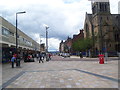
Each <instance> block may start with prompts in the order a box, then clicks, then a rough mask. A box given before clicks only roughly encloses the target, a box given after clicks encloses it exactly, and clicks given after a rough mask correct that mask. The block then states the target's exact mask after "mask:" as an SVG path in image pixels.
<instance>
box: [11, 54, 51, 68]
mask: <svg viewBox="0 0 120 90" xmlns="http://www.w3.org/2000/svg"><path fill="white" fill-rule="evenodd" d="M31 55H32V58H33V59H34V58H37V60H38V61H39V63H41V62H42V63H44V61H43V60H44V59H45V57H46V61H49V60H51V56H52V55H51V54H50V53H48V54H45V53H36V54H31ZM27 57H28V53H24V57H23V59H27ZM20 61H21V56H20V53H17V54H13V56H12V58H11V64H12V68H14V64H15V63H16V67H20Z"/></svg>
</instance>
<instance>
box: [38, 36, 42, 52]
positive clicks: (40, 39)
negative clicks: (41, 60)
mask: <svg viewBox="0 0 120 90" xmlns="http://www.w3.org/2000/svg"><path fill="white" fill-rule="evenodd" d="M41 36H42V35H40V34H39V37H40V52H41V42H42V40H41Z"/></svg>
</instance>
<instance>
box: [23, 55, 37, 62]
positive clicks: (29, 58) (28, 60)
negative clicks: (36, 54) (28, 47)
mask: <svg viewBox="0 0 120 90" xmlns="http://www.w3.org/2000/svg"><path fill="white" fill-rule="evenodd" d="M34 61H35V60H34V58H33V57H32V55H28V56H27V58H26V59H25V60H24V62H34Z"/></svg>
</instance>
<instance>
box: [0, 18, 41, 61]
mask: <svg viewBox="0 0 120 90" xmlns="http://www.w3.org/2000/svg"><path fill="white" fill-rule="evenodd" d="M0 46H1V47H2V48H1V53H2V61H6V60H8V59H10V56H11V55H12V54H13V53H15V51H16V27H15V26H14V25H12V24H11V23H10V22H8V21H7V20H5V19H4V18H3V17H0ZM18 51H19V52H21V54H24V52H35V51H40V45H39V44H38V43H37V42H36V41H34V40H33V39H32V38H30V37H29V36H27V35H26V34H25V33H23V32H22V31H21V30H19V29H18Z"/></svg>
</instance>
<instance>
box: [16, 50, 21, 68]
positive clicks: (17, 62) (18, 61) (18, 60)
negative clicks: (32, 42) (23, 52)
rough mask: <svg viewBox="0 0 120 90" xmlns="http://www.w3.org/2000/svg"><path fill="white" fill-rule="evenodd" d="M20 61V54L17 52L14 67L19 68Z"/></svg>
mask: <svg viewBox="0 0 120 90" xmlns="http://www.w3.org/2000/svg"><path fill="white" fill-rule="evenodd" d="M20 59H21V56H20V52H18V55H17V59H16V66H18V67H20Z"/></svg>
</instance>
